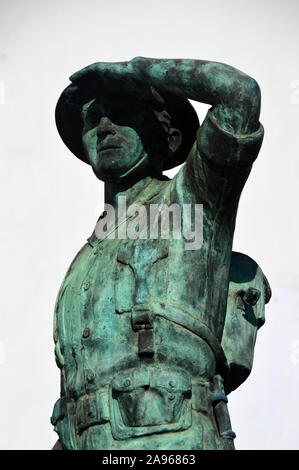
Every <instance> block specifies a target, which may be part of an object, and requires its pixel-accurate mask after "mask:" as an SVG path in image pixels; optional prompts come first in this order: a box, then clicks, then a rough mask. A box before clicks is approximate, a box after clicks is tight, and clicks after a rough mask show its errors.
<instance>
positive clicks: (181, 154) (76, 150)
mask: <svg viewBox="0 0 299 470" xmlns="http://www.w3.org/2000/svg"><path fill="white" fill-rule="evenodd" d="M119 93H121V90H120V91H119ZM158 93H159V94H160V95H161V96H162V97H163V100H164V102H165V109H166V111H167V112H168V113H169V114H170V116H171V127H175V128H177V129H179V130H180V131H181V133H182V143H181V145H180V147H179V149H178V150H177V151H176V152H174V153H173V154H172V156H171V157H170V158H168V159H167V160H165V162H164V166H163V170H169V169H170V168H174V167H175V166H177V165H180V164H181V163H183V162H184V161H186V158H187V156H188V154H189V152H190V150H191V147H192V145H193V144H194V142H195V138H196V131H197V129H198V127H199V121H198V117H197V114H196V112H195V110H194V108H193V106H192V105H191V103H190V102H189V101H188V100H187V99H185V98H181V97H178V96H175V95H172V94H170V93H165V92H164V91H163V92H161V91H160V90H158ZM99 96H100V93H99V90H98V89H96V88H95V84H91V83H90V82H88V83H87V82H84V81H82V82H79V83H76V84H75V85H74V84H71V85H69V86H67V87H66V88H65V90H64V91H63V92H62V94H61V96H60V98H59V100H58V103H57V106H56V111H55V119H56V126H57V129H58V132H59V134H60V137H61V138H62V140H63V142H64V143H65V145H66V146H67V147H68V148H69V150H70V151H71V152H72V153H73V154H74V155H75V156H76V157H78V158H80V160H82V161H83V162H85V163H88V164H89V161H88V160H87V157H86V154H85V152H84V149H83V144H82V132H83V119H82V106H83V105H84V104H85V103H87V102H89V101H90V100H92V99H93V98H97V99H99Z"/></svg>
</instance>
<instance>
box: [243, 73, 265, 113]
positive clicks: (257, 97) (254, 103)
mask: <svg viewBox="0 0 299 470" xmlns="http://www.w3.org/2000/svg"><path fill="white" fill-rule="evenodd" d="M238 89H239V104H241V105H242V107H245V108H247V109H248V110H251V112H252V113H253V114H259V112H260V107H261V90H260V87H259V84H258V83H257V81H256V80H255V79H254V78H251V77H249V76H245V77H242V79H241V80H239V86H238Z"/></svg>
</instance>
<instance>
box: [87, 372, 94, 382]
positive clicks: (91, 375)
mask: <svg viewBox="0 0 299 470" xmlns="http://www.w3.org/2000/svg"><path fill="white" fill-rule="evenodd" d="M86 378H87V382H89V383H91V382H93V381H94V379H95V375H94V372H93V371H92V370H90V369H88V370H87V371H86Z"/></svg>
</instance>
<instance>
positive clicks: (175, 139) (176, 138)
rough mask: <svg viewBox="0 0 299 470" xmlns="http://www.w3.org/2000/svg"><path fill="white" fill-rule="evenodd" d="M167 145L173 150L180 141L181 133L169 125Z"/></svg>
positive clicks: (177, 146)
mask: <svg viewBox="0 0 299 470" xmlns="http://www.w3.org/2000/svg"><path fill="white" fill-rule="evenodd" d="M167 140H168V146H169V148H170V150H171V151H172V152H175V151H176V150H177V149H178V148H179V146H180V145H181V143H182V133H181V131H180V130H179V129H175V128H174V127H171V128H170V129H169V131H168V138H167Z"/></svg>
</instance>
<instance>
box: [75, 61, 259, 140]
mask: <svg viewBox="0 0 299 470" xmlns="http://www.w3.org/2000/svg"><path fill="white" fill-rule="evenodd" d="M96 76H97V77H98V78H105V77H107V79H113V78H114V79H116V80H122V81H123V83H125V82H127V84H129V83H130V82H131V83H133V84H136V83H138V84H139V85H140V86H141V87H142V86H143V87H144V84H147V85H152V86H154V87H156V88H158V89H161V90H166V91H168V92H170V93H173V94H176V95H178V96H183V97H185V98H188V99H191V100H195V101H200V102H202V103H208V104H211V105H212V106H213V115H214V117H215V119H216V121H217V123H218V124H219V125H220V126H221V127H222V129H224V130H225V131H227V132H232V133H235V134H237V135H243V134H251V133H253V132H255V131H256V130H257V129H258V126H259V114H260V101H261V98H260V89H259V86H258V84H257V82H256V81H255V80H254V79H253V78H251V77H249V76H248V75H246V74H244V73H243V72H241V71H240V70H238V69H235V68H234V67H231V66H229V65H226V64H222V63H218V62H212V61H203V60H193V59H150V58H144V57H136V58H134V59H133V60H131V61H130V62H121V63H102V62H98V63H95V64H92V65H90V66H88V67H86V68H84V69H82V70H80V71H79V72H77V73H76V74H74V75H72V76H71V80H72V81H75V82H76V81H78V80H82V79H86V78H94V77H96ZM135 86H136V85H135Z"/></svg>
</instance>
